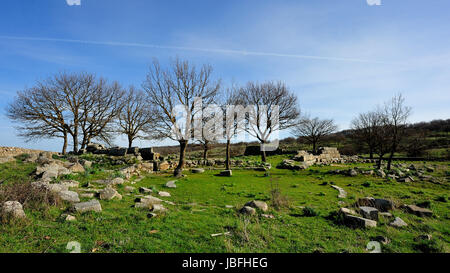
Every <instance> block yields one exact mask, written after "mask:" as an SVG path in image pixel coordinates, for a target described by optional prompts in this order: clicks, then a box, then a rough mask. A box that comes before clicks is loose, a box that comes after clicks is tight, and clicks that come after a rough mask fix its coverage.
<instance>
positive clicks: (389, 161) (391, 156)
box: [387, 152, 394, 170]
mask: <svg viewBox="0 0 450 273" xmlns="http://www.w3.org/2000/svg"><path fill="white" fill-rule="evenodd" d="M393 157H394V152H391V153H390V155H389V158H388V165H387V169H388V170H391V163H392V158H393Z"/></svg>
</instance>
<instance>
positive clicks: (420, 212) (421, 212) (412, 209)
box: [405, 205, 433, 217]
mask: <svg viewBox="0 0 450 273" xmlns="http://www.w3.org/2000/svg"><path fill="white" fill-rule="evenodd" d="M405 207H406V209H407V211H408V212H409V213H412V214H415V215H417V216H419V217H424V216H426V217H431V216H433V212H432V211H431V210H429V209H426V208H421V207H418V206H416V205H406V206H405Z"/></svg>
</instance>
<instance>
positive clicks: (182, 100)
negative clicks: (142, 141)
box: [143, 58, 220, 176]
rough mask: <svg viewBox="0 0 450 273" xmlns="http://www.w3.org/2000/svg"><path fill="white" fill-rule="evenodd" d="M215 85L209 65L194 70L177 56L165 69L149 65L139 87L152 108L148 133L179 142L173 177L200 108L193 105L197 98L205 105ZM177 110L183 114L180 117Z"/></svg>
mask: <svg viewBox="0 0 450 273" xmlns="http://www.w3.org/2000/svg"><path fill="white" fill-rule="evenodd" d="M219 87H220V82H219V81H217V82H215V81H213V79H212V67H211V66H210V65H203V66H202V67H201V68H200V69H197V68H196V67H195V66H194V65H192V64H190V63H189V62H188V61H182V60H180V59H178V58H177V59H176V60H175V61H174V62H173V64H172V65H171V66H170V67H169V68H167V69H164V70H163V69H162V68H161V66H160V64H159V62H158V61H157V60H154V61H153V65H152V66H151V67H150V71H149V73H148V74H147V79H146V81H145V82H144V84H143V88H144V90H145V91H146V92H147V94H148V96H149V100H150V102H151V104H152V105H153V106H154V108H155V115H154V117H155V122H154V126H153V127H152V132H151V135H152V136H153V137H155V138H159V139H163V138H170V139H173V140H176V141H178V142H179V144H180V159H179V163H178V166H177V167H176V168H175V171H174V175H175V176H180V175H181V174H182V170H183V166H184V164H185V152H186V147H187V144H188V142H189V140H190V139H191V138H192V135H193V128H192V126H191V125H192V123H193V121H194V117H195V115H197V114H198V112H199V111H201V108H200V109H198V107H196V103H197V102H196V98H201V99H202V100H203V103H205V104H209V103H211V102H212V99H213V98H214V96H215V94H216V93H217V92H218V90H219ZM180 111H181V112H183V114H184V117H183V116H181V117H180V114H179V112H180ZM183 122H184V124H182V123H183Z"/></svg>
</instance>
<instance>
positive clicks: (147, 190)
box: [139, 187, 153, 193]
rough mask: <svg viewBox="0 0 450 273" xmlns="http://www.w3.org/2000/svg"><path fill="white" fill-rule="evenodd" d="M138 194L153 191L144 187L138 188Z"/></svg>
mask: <svg viewBox="0 0 450 273" xmlns="http://www.w3.org/2000/svg"><path fill="white" fill-rule="evenodd" d="M139 192H140V193H152V192H153V190H152V189H149V188H146V187H139Z"/></svg>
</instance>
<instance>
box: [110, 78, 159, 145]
mask: <svg viewBox="0 0 450 273" xmlns="http://www.w3.org/2000/svg"><path fill="white" fill-rule="evenodd" d="M152 120H153V113H152V110H151V107H149V104H148V102H147V100H146V97H145V93H144V92H142V91H137V90H136V89H135V88H134V87H133V86H131V87H130V88H129V91H128V94H127V95H126V96H125V102H124V107H123V108H122V111H120V114H119V119H118V125H119V126H118V127H119V129H118V131H119V132H120V133H122V134H125V135H127V138H128V147H129V148H131V147H132V146H133V140H135V139H138V138H145V135H144V134H143V133H144V132H145V131H149V130H150V129H151V125H152Z"/></svg>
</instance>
